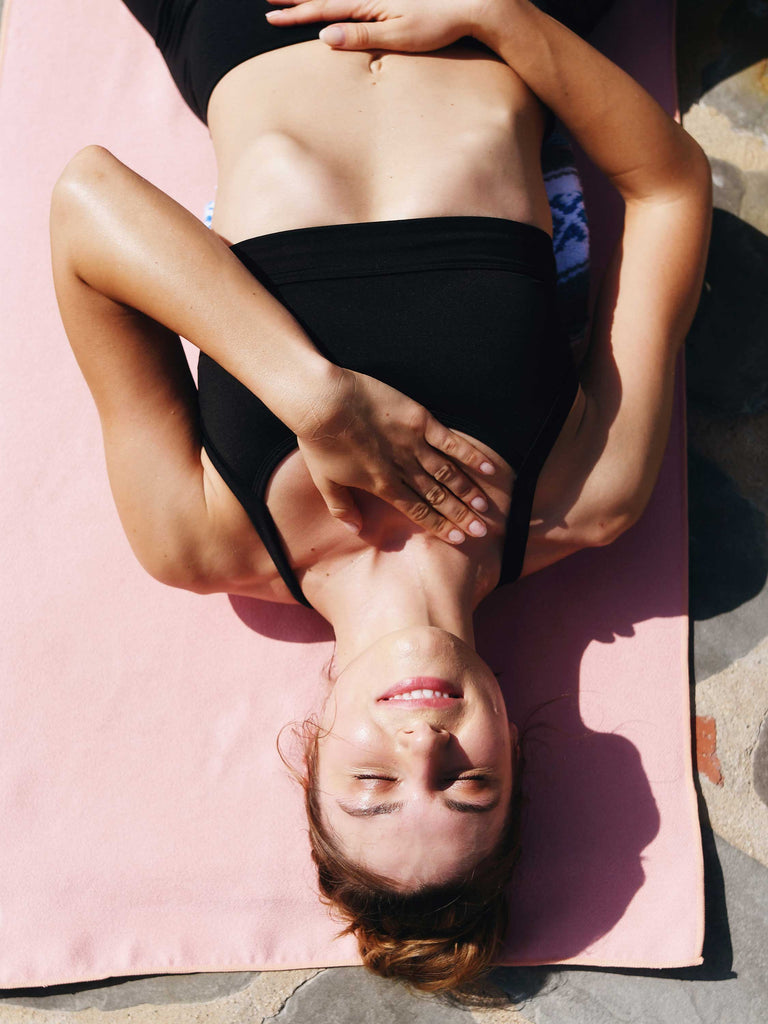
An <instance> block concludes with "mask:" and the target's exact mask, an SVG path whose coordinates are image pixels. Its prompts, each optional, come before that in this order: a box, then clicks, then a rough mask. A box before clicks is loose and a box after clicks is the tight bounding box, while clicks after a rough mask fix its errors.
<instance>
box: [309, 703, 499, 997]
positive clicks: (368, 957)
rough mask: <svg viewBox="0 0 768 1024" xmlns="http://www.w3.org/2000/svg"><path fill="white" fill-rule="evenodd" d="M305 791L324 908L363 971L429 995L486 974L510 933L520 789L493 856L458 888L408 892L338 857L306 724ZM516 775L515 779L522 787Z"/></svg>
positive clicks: (313, 731) (316, 734)
mask: <svg viewBox="0 0 768 1024" xmlns="http://www.w3.org/2000/svg"><path fill="white" fill-rule="evenodd" d="M298 732H299V734H300V735H301V736H302V738H303V740H304V743H305V753H304V760H305V772H304V774H302V775H299V774H298V773H294V774H295V775H296V777H297V778H298V779H299V781H300V782H301V784H302V787H303V789H304V797H305V805H306V810H307V820H308V822H309V840H310V845H311V849H312V859H313V860H314V862H315V865H316V866H317V873H318V881H319V885H320V893H321V897H322V899H323V901H324V902H325V903H327V904H328V905H329V906H331V907H332V908H333V909H334V910H335V911H336V913H337V914H338V915H339V916H340V917H341V918H342V919H343V920H345V921H346V922H347V927H346V928H344V929H343V931H342V932H341V933H340V934H341V935H347V934H349V933H353V934H354V935H355V937H356V938H357V943H358V949H359V951H360V956H361V958H362V961H363V963H364V965H365V966H366V967H367V968H369V970H371V971H373V972H374V973H376V974H379V975H381V976H382V977H385V978H401V979H403V980H405V981H408V982H409V983H410V984H411V985H412V986H413V987H414V988H417V989H421V990H422V991H426V992H439V991H446V990H451V989H456V988H458V987H459V986H462V985H466V984H468V983H469V982H471V981H474V980H475V979H476V978H477V977H478V976H479V975H481V974H483V973H484V972H485V971H487V970H488V969H489V968H490V966H491V964H492V962H493V958H494V955H495V953H496V952H497V950H498V948H499V946H500V944H501V942H502V940H503V938H504V935H505V933H506V928H507V919H508V915H507V901H506V896H505V888H506V885H507V883H508V882H509V879H510V876H511V874H512V871H513V868H514V866H515V862H516V861H517V856H518V846H519V844H518V832H519V829H518V819H519V814H518V806H519V801H518V799H517V796H516V794H517V785H515V795H513V798H512V806H511V807H510V811H509V814H508V816H507V821H506V823H505V826H504V831H503V832H502V835H501V837H500V839H499V842H498V843H497V844H496V846H495V848H494V849H493V850H492V851H491V853H490V854H488V855H487V856H486V857H485V858H483V860H482V861H480V862H479V863H478V864H477V865H475V867H474V869H473V870H472V871H471V872H469V873H468V875H466V876H465V877H462V878H461V879H459V880H456V881H452V882H448V883H446V884H442V885H434V886H423V887H421V888H419V889H417V890H415V891H413V892H403V891H402V890H401V889H400V888H398V887H397V885H396V883H394V882H393V881H392V880H391V879H389V878H387V877H385V876H382V875H379V874H377V873H375V872H373V871H368V870H367V869H365V868H362V867H360V866H359V865H358V864H355V863H354V862H353V861H352V860H350V859H349V858H348V857H347V856H345V855H344V853H343V852H342V851H341V850H340V848H339V845H338V843H337V842H336V839H335V836H334V835H333V833H332V832H330V831H329V830H328V828H327V827H326V825H325V823H324V822H323V818H322V813H321V809H320V799H319V791H318V788H317V785H316V778H317V756H318V740H319V738H320V729H319V726H318V724H317V722H316V721H313V720H312V719H308V720H307V721H305V722H304V723H303V725H302V727H301V729H300V730H298ZM518 774H519V773H518V772H515V776H516V779H517V776H518Z"/></svg>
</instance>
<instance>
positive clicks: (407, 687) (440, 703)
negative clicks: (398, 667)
mask: <svg viewBox="0 0 768 1024" xmlns="http://www.w3.org/2000/svg"><path fill="white" fill-rule="evenodd" d="M414 690H441V691H442V692H443V693H447V694H449V696H448V697H418V698H416V699H414V700H409V701H408V702H407V704H406V703H405V702H400V701H398V702H397V705H398V706H399V707H409V708H446V707H450V706H451V705H452V704H453V703H454V702H455V701H456V700H460V699H461V698H462V697H463V696H464V692H463V690H462V688H461V687H460V686H458V685H457V684H456V683H449V682H448V680H447V679H437V678H436V677H435V676H410V677H409V678H408V679H401V680H400V682H399V683H395V685H394V686H392V687H390V688H389V689H388V690H387V691H386V693H382V695H381V696H380V697H377V698H376V701H377V703H379V702H382V701H388V700H390V699H391V698H392V697H399V696H400V694H403V693H413V691H414Z"/></svg>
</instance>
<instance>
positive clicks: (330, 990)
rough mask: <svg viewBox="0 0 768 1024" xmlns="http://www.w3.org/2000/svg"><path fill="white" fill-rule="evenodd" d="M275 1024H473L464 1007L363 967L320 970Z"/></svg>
mask: <svg viewBox="0 0 768 1024" xmlns="http://www.w3.org/2000/svg"><path fill="white" fill-rule="evenodd" d="M272 1019H273V1020H274V1021H275V1024H277V1022H278V1021H279V1022H280V1024H472V1020H473V1018H472V1014H471V1013H470V1012H469V1011H468V1010H466V1009H464V1008H463V1007H459V1006H455V1005H452V1004H451V1003H449V1002H447V1001H444V1000H443V999H438V998H436V997H435V996H431V995H427V994H421V993H414V992H410V991H409V990H408V989H407V988H406V987H405V986H404V985H400V984H398V983H397V982H393V981H387V980H385V979H383V978H377V977H375V976H374V975H372V974H369V973H368V972H367V971H364V970H363V969H362V968H357V967H341V968H337V969H336V970H329V971H323V973H322V974H318V975H316V976H315V977H314V978H312V979H311V980H310V981H308V982H307V983H306V984H305V985H302V987H301V988H300V989H299V990H298V991H297V992H296V993H295V994H294V995H293V996H291V998H290V999H289V1000H288V1001H287V1002H286V1004H285V1006H284V1007H283V1009H282V1010H281V1011H280V1013H279V1014H278V1015H277V1016H276V1017H274V1018H272Z"/></svg>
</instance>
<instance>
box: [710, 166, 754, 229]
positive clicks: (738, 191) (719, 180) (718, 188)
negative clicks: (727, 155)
mask: <svg viewBox="0 0 768 1024" xmlns="http://www.w3.org/2000/svg"><path fill="white" fill-rule="evenodd" d="M710 165H711V167H712V198H713V202H714V204H715V206H716V207H717V208H718V209H719V210H727V211H728V213H732V214H733V215H734V216H735V217H738V216H739V215H740V213H741V201H742V199H743V198H744V192H745V191H746V187H747V185H746V182H745V181H744V175H743V174H742V173H741V171H740V170H739V168H738V167H734V166H733V164H729V163H728V161H727V160H717V159H712V160H710Z"/></svg>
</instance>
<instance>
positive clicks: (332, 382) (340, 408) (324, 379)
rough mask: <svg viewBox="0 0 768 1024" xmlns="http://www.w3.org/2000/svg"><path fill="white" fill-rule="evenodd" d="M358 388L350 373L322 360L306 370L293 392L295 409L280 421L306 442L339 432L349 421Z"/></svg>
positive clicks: (341, 367)
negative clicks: (352, 402)
mask: <svg viewBox="0 0 768 1024" xmlns="http://www.w3.org/2000/svg"><path fill="white" fill-rule="evenodd" d="M321 358H322V357H321ZM355 387H356V385H355V374H354V373H353V372H352V371H351V370H347V369H345V368H344V367H343V366H337V365H336V364H335V363H331V362H328V360H327V359H323V360H322V363H316V364H315V365H313V366H311V367H307V368H306V372H305V373H304V374H303V377H302V381H301V382H297V383H296V386H295V387H294V389H293V391H294V395H295V401H293V402H292V403H291V405H292V408H291V409H290V410H289V411H288V414H287V415H285V416H280V419H282V420H283V422H284V423H285V425H286V426H288V427H290V429H291V430H292V431H293V433H294V434H296V436H297V437H298V438H300V439H301V440H304V441H312V440H316V439H318V438H319V437H322V436H327V435H330V434H335V433H338V432H339V431H340V430H341V429H343V425H344V423H346V422H347V420H348V418H349V403H350V402H351V400H352V396H353V395H354V392H355Z"/></svg>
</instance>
